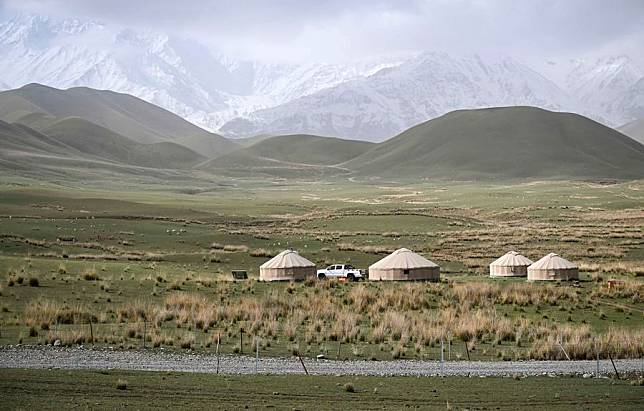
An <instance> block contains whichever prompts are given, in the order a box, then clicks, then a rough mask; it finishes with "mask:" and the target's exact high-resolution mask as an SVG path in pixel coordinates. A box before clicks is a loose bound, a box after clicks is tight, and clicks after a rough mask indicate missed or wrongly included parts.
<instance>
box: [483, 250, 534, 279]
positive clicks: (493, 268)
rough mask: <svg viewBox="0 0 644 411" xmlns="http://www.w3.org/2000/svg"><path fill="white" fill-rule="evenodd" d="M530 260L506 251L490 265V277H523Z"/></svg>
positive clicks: (526, 272) (514, 252)
mask: <svg viewBox="0 0 644 411" xmlns="http://www.w3.org/2000/svg"><path fill="white" fill-rule="evenodd" d="M530 264H532V260H530V259H529V258H527V257H525V256H523V255H521V254H519V253H517V252H516V251H508V252H507V253H505V254H504V255H502V256H501V257H499V258H497V259H496V260H494V261H493V262H492V263H490V277H525V276H526V275H528V266H529V265H530Z"/></svg>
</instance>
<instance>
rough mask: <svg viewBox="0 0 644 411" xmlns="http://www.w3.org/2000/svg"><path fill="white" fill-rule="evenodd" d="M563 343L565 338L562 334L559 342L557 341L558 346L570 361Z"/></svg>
mask: <svg viewBox="0 0 644 411" xmlns="http://www.w3.org/2000/svg"><path fill="white" fill-rule="evenodd" d="M562 342H563V337H562V336H561V334H560V335H559V341H557V344H559V348H561V351H563V353H564V355H565V356H566V358H567V359H568V361H570V356H569V355H568V353H567V352H566V350H565V349H564V347H563V344H562Z"/></svg>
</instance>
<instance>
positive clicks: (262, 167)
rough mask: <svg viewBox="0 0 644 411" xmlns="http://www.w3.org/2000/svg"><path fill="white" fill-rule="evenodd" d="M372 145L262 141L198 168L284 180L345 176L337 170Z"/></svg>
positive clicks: (290, 138) (294, 138)
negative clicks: (339, 165)
mask: <svg viewBox="0 0 644 411" xmlns="http://www.w3.org/2000/svg"><path fill="white" fill-rule="evenodd" d="M373 146H374V144H373V143H369V142H364V141H354V140H343V139H339V138H332V137H319V136H312V135H307V134H293V135H285V136H274V137H267V138H262V139H259V140H258V141H257V142H255V143H254V144H251V145H249V146H248V147H245V148H241V149H239V150H235V151H233V152H231V153H228V154H225V155H223V156H220V157H217V158H214V159H211V160H208V161H207V162H205V163H203V164H201V165H200V166H199V168H201V169H206V170H210V171H212V172H216V173H219V174H222V173H223V174H232V175H266V176H275V177H282V178H289V177H297V176H301V177H308V178H310V177H313V176H319V177H322V176H330V175H338V174H346V173H348V172H349V170H347V169H346V168H344V167H335V165H336V164H339V163H344V162H346V161H348V160H350V159H352V158H354V157H356V156H358V155H359V154H361V153H364V152H366V151H367V150H368V149H369V148H371V147H373Z"/></svg>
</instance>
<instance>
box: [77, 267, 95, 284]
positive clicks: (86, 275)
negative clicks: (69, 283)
mask: <svg viewBox="0 0 644 411" xmlns="http://www.w3.org/2000/svg"><path fill="white" fill-rule="evenodd" d="M81 275H82V277H83V279H84V280H87V281H97V280H98V279H99V277H98V273H97V272H96V269H94V268H92V269H88V270H85V271H83V273H82V274H81Z"/></svg>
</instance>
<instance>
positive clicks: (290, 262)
mask: <svg viewBox="0 0 644 411" xmlns="http://www.w3.org/2000/svg"><path fill="white" fill-rule="evenodd" d="M315 272H316V270H315V264H313V263H312V262H310V261H309V260H307V259H306V258H304V257H302V256H301V255H299V254H298V253H297V251H293V250H284V251H282V252H281V253H279V254H278V255H276V256H275V257H273V258H271V259H270V260H268V261H266V262H265V263H264V264H262V265H261V266H259V280H260V281H290V280H294V281H300V280H305V279H306V278H308V277H313V278H315Z"/></svg>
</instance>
